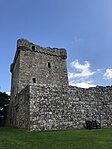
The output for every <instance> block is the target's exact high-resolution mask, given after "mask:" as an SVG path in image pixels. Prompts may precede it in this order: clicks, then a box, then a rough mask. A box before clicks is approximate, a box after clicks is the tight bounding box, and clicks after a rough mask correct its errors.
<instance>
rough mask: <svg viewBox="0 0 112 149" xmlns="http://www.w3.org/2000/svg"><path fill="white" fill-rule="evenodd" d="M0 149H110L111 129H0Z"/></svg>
mask: <svg viewBox="0 0 112 149" xmlns="http://www.w3.org/2000/svg"><path fill="white" fill-rule="evenodd" d="M0 149H112V128H103V129H94V130H86V129H70V130H63V131H44V132H38V131H37V132H36V131H32V132H29V131H26V130H23V129H16V128H7V127H4V128H3V127H0Z"/></svg>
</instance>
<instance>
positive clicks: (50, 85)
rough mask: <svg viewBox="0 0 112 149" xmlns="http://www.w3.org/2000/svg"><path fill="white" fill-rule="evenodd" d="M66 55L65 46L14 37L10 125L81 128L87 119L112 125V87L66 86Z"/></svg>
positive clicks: (45, 128)
mask: <svg viewBox="0 0 112 149" xmlns="http://www.w3.org/2000/svg"><path fill="white" fill-rule="evenodd" d="M66 58H67V53H66V49H63V48H60V49H58V48H50V47H48V48H43V47H40V46H38V45H35V44H33V43H31V42H29V41H27V40H25V39H19V40H18V41H17V50H16V54H15V57H14V60H13V63H12V64H11V68H10V71H11V73H12V80H11V101H10V106H9V116H8V124H9V125H11V126H14V127H19V128H25V129H28V130H54V129H66V128H82V127H83V125H84V123H85V121H86V120H97V121H99V122H100V123H101V126H111V125H112V87H111V86H108V87H100V86H97V87H92V88H89V89H84V88H78V87H74V86H69V84H68V75H67V68H66Z"/></svg>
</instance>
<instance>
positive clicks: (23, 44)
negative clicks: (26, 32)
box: [17, 38, 67, 59]
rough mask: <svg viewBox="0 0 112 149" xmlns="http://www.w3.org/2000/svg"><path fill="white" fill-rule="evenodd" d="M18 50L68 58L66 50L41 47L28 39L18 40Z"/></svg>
mask: <svg viewBox="0 0 112 149" xmlns="http://www.w3.org/2000/svg"><path fill="white" fill-rule="evenodd" d="M17 49H18V50H20V49H21V50H31V51H35V52H38V53H43V54H47V55H54V56H58V57H61V58H62V59H66V58H67V53H66V49H64V48H51V47H46V48H45V47H41V46H39V45H36V44H33V43H31V42H29V41H28V40H26V39H23V38H21V39H18V40H17Z"/></svg>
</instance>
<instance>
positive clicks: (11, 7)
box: [0, 0, 112, 92]
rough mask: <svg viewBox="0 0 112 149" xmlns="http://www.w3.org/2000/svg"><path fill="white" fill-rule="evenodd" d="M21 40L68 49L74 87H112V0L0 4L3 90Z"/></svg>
mask: <svg viewBox="0 0 112 149" xmlns="http://www.w3.org/2000/svg"><path fill="white" fill-rule="evenodd" d="M18 38H26V39H28V40H29V41H31V42H33V43H35V44H38V45H41V46H44V47H48V46H50V47H64V48H66V49H67V53H68V58H67V69H68V76H69V82H70V84H72V85H76V86H80V87H89V86H95V85H103V86H106V85H112V58H111V55H112V0H19V1H17V0H10V1H7V0H0V91H5V92H7V91H10V80H11V79H10V78H11V74H10V72H9V69H10V64H11V63H12V60H13V58H14V54H15V51H16V41H17V39H18Z"/></svg>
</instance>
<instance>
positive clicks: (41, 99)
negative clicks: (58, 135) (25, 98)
mask: <svg viewBox="0 0 112 149" xmlns="http://www.w3.org/2000/svg"><path fill="white" fill-rule="evenodd" d="M85 120H97V121H99V122H100V123H101V125H102V126H110V125H112V87H96V88H90V89H82V88H77V87H73V86H38V85H32V86H30V129H31V130H48V129H50V130H51V129H64V128H81V127H83V125H84V123H85Z"/></svg>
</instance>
